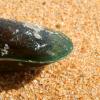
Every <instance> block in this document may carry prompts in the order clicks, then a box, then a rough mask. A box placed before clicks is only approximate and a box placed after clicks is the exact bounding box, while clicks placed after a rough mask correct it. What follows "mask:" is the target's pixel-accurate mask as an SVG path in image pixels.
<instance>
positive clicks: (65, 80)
mask: <svg viewBox="0 0 100 100" xmlns="http://www.w3.org/2000/svg"><path fill="white" fill-rule="evenodd" d="M0 18H6V19H11V20H17V21H24V22H31V23H36V24H39V25H41V26H44V27H48V28H50V29H53V30H57V31H60V32H63V33H64V34H65V35H66V36H68V37H70V39H71V40H72V41H73V45H74V49H73V52H72V53H71V54H70V55H69V56H68V57H66V58H65V59H63V60H61V61H59V62H56V63H53V64H50V65H46V66H43V67H44V68H41V69H40V68H36V69H35V71H25V72H24V71H23V72H8V73H0V100H100V0H0Z"/></svg>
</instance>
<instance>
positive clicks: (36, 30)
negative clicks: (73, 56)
mask: <svg viewBox="0 0 100 100" xmlns="http://www.w3.org/2000/svg"><path fill="white" fill-rule="evenodd" d="M72 49H73V45H72V42H71V40H70V39H69V38H68V37H67V36H65V35H64V34H63V33H60V32H56V31H52V30H49V29H47V28H44V27H41V26H39V25H34V24H29V23H23V22H16V21H11V20H7V19H0V61H10V62H11V61H20V62H30V63H51V62H55V61H57V60H59V59H62V58H63V57H65V56H67V55H68V54H69V53H70V52H71V51H72Z"/></svg>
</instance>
